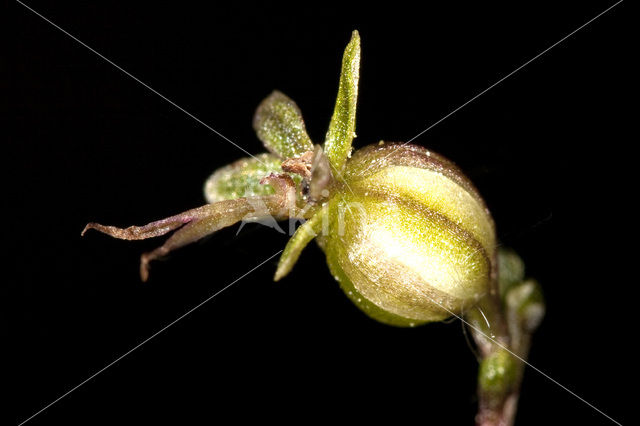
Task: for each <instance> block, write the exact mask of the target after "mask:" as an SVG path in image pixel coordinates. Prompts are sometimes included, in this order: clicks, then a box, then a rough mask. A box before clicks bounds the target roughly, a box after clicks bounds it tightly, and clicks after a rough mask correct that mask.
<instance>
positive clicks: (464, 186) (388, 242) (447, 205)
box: [85, 31, 495, 326]
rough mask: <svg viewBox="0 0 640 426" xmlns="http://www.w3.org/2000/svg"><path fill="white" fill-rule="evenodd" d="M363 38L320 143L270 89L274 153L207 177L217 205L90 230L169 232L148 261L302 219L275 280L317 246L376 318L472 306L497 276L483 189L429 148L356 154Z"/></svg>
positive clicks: (435, 315) (258, 126)
mask: <svg viewBox="0 0 640 426" xmlns="http://www.w3.org/2000/svg"><path fill="white" fill-rule="evenodd" d="M359 67H360V36H359V35H358V32H357V31H354V32H353V34H352V37H351V41H350V42H349V44H348V45H347V48H346V49H345V52H344V55H343V60H342V72H341V75H340V79H339V84H338V95H337V98H336V103H335V107H334V112H333V115H332V117H331V122H330V123H329V129H328V131H327V133H326V139H325V142H324V144H323V145H322V146H320V145H313V143H312V142H311V139H310V138H309V136H308V134H307V132H306V128H305V125H304V122H303V120H302V114H301V112H300V110H299V108H298V106H297V105H296V104H295V102H293V101H292V100H291V99H289V98H288V97H287V96H285V95H284V94H282V93H280V92H277V91H276V92H273V93H272V94H271V95H270V96H268V97H267V98H266V99H265V100H264V101H263V102H262V103H261V104H260V106H259V107H258V109H257V111H256V114H255V116H254V120H253V126H254V129H255V130H256V133H257V135H258V138H259V139H260V140H261V141H262V142H263V144H264V146H265V148H267V150H268V151H269V152H270V153H269V154H262V155H258V156H256V157H254V158H252V159H243V160H240V161H238V162H236V163H233V164H231V165H229V166H226V167H223V168H221V169H219V170H218V171H216V172H215V173H214V174H213V175H212V176H211V177H210V178H209V180H208V181H207V183H206V186H205V195H206V198H207V201H208V202H209V203H210V204H207V205H205V206H201V207H197V208H195V209H191V210H188V211H186V212H183V213H180V214H177V215H174V216H171V217H168V218H165V219H160V220H157V221H154V222H151V223H148V224H146V225H143V226H130V227H127V228H118V227H114V226H105V225H101V224H97V223H90V224H88V225H87V227H86V228H85V231H86V230H88V229H96V230H98V231H101V232H104V233H106V234H109V235H111V236H113V237H116V238H121V239H127V240H139V239H146V238H152V237H158V236H161V235H164V234H166V233H168V232H173V231H175V232H174V234H173V235H172V236H171V237H170V238H169V239H168V240H167V241H166V242H165V243H164V244H163V245H162V246H160V247H158V248H157V249H155V250H153V251H152V252H150V253H146V254H143V255H142V258H141V276H142V278H143V279H146V278H147V277H148V272H149V271H148V269H149V263H150V262H151V261H152V260H154V259H157V258H159V257H162V256H165V255H166V254H168V253H170V252H171V251H172V250H175V249H177V248H179V247H182V246H184V245H186V244H189V243H191V242H193V241H196V240H198V239H200V238H202V237H204V236H205V235H208V234H210V233H212V232H215V231H217V230H218V229H221V228H224V227H226V226H230V225H232V224H234V223H237V222H238V221H241V220H260V219H262V218H265V217H268V216H269V217H271V218H272V219H274V220H282V219H286V218H296V219H307V221H306V222H305V223H304V224H303V225H302V226H300V227H299V228H298V230H297V231H296V233H295V234H294V235H293V237H292V238H291V239H290V240H289V242H288V244H287V246H286V248H285V250H284V251H283V254H282V256H281V259H280V263H279V265H278V269H277V271H276V274H275V279H276V280H278V279H280V278H282V277H284V276H285V275H286V274H287V273H288V272H289V271H290V270H291V269H292V268H293V266H294V264H295V262H296V260H297V259H298V257H299V256H300V253H301V252H302V249H303V248H304V247H305V245H306V244H308V243H309V242H310V241H311V240H313V239H316V240H317V241H318V243H319V244H320V246H321V247H322V248H323V250H324V251H325V253H326V258H327V263H328V265H329V268H330V270H331V272H332V274H333V275H334V276H335V278H336V280H337V281H338V282H339V283H340V286H341V287H342V289H343V290H344V291H345V293H346V294H347V296H348V297H349V298H350V299H351V300H352V301H353V302H354V303H355V304H356V305H357V306H358V307H360V308H361V309H362V310H363V311H364V312H366V313H367V314H368V315H369V316H371V317H372V318H375V319H377V320H379V321H382V322H385V323H388V324H393V325H397V326H413V325H418V324H421V323H425V322H430V321H438V320H442V319H445V318H447V317H449V316H451V315H454V314H456V315H457V314H459V313H461V312H462V311H463V310H464V309H466V308H467V307H470V306H471V305H473V304H475V303H476V302H477V301H478V300H479V299H480V298H481V297H482V296H483V295H484V294H485V293H486V292H487V291H488V289H489V283H490V281H491V279H492V278H493V277H494V276H495V268H494V264H493V263H494V262H493V260H494V258H495V235H494V234H495V232H494V225H493V221H492V219H491V215H490V214H489V212H488V210H487V208H486V206H485V204H484V202H483V201H482V199H481V198H480V196H479V195H478V192H477V191H476V189H475V188H474V187H473V185H472V184H471V183H470V182H469V180H468V179H467V178H466V177H465V176H464V175H463V174H462V173H461V171H460V170H459V169H458V168H457V167H456V166H455V165H454V164H453V163H451V162H450V161H448V160H446V159H444V158H443V157H441V156H439V155H437V154H434V153H431V152H429V151H427V150H426V149H424V148H421V147H418V146H414V145H407V144H389V143H383V142H380V143H379V144H377V145H371V146H368V147H365V148H363V149H361V150H359V151H357V152H356V153H355V154H354V155H353V156H351V151H352V142H353V139H354V137H355V118H356V103H357V98H358V78H359V77H358V76H359Z"/></svg>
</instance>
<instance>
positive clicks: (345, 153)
mask: <svg viewBox="0 0 640 426" xmlns="http://www.w3.org/2000/svg"><path fill="white" fill-rule="evenodd" d="M359 73H360V35H359V34H358V31H354V32H353V34H352V36H351V41H350V42H349V44H348V45H347V48H346V49H345V51H344V56H343V57H342V72H341V73H340V85H339V87H338V98H337V99H336V106H335V108H334V110H333V116H332V117H331V123H330V124H329V131H328V132H327V136H326V138H325V143H324V150H325V152H326V153H327V157H329V162H330V163H331V165H332V166H333V167H334V168H335V169H336V170H337V171H338V172H340V171H341V170H342V167H343V166H344V163H345V162H346V161H347V158H348V157H349V155H350V154H351V143H352V142H353V138H355V137H356V133H355V129H356V103H357V101H358V78H359V75H360V74H359Z"/></svg>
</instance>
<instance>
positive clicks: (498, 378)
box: [466, 252, 544, 426]
mask: <svg viewBox="0 0 640 426" xmlns="http://www.w3.org/2000/svg"><path fill="white" fill-rule="evenodd" d="M513 256H515V254H513V253H510V252H500V253H499V257H500V258H499V262H498V264H500V268H501V272H502V273H503V276H502V277H500V279H498V277H497V274H496V277H495V280H494V285H493V288H492V289H491V291H490V292H489V294H488V295H487V296H486V297H485V298H484V299H483V300H481V301H480V302H479V303H478V305H477V306H476V308H474V309H473V310H471V311H470V312H469V313H467V315H466V316H467V320H468V321H469V323H470V324H471V334H472V336H473V338H474V341H475V342H476V346H477V347H478V350H479V357H480V359H479V361H480V366H479V370H478V414H477V416H476V424H477V425H478V426H511V425H513V423H514V421H515V416H516V411H517V404H518V398H519V396H520V385H521V383H522V377H523V373H524V367H525V365H526V364H525V362H523V361H526V359H527V356H528V354H529V348H530V344H531V335H532V333H533V331H534V330H535V329H536V328H537V326H538V325H539V323H540V321H541V320H542V317H543V315H544V302H543V298H542V293H541V291H540V287H539V285H538V283H537V282H535V281H533V280H526V281H524V280H523V275H524V268H523V266H522V265H521V261H519V258H517V259H515V260H517V261H519V263H518V262H516V263H515V264H514V263H513V262H514V258H513ZM516 257H517V256H516ZM509 262H511V264H510V263H509Z"/></svg>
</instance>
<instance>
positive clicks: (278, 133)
mask: <svg viewBox="0 0 640 426" xmlns="http://www.w3.org/2000/svg"><path fill="white" fill-rule="evenodd" d="M253 129H254V130H255V131H256V133H257V134H258V139H260V140H261V141H262V143H263V144H264V146H265V147H266V148H267V149H268V150H269V151H270V152H272V153H274V154H276V155H277V156H279V157H280V158H282V159H287V158H293V157H299V156H300V155H302V154H303V153H305V152H307V151H313V144H312V143H311V139H309V135H307V130H306V128H305V126H304V121H303V120H302V114H301V113H300V108H298V105H296V103H295V102H293V101H292V100H291V99H290V98H289V97H287V96H286V95H284V94H283V93H281V92H278V91H277V90H276V91H274V92H273V93H271V94H270V95H269V96H267V97H266V98H265V99H264V100H263V101H262V102H261V103H260V105H259V106H258V109H257V110H256V113H255V115H254V116H253Z"/></svg>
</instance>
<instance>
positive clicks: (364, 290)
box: [327, 166, 494, 321]
mask: <svg viewBox="0 0 640 426" xmlns="http://www.w3.org/2000/svg"><path fill="white" fill-rule="evenodd" d="M351 187H352V191H353V193H352V192H350V191H347V192H346V193H343V194H344V195H337V196H336V198H335V199H334V200H332V204H333V206H332V209H333V210H334V211H333V214H332V215H331V216H332V217H334V218H336V219H334V220H332V221H331V230H330V233H329V239H328V247H327V249H328V250H329V251H331V252H333V253H335V254H336V259H338V260H339V263H340V267H341V268H342V269H343V271H344V273H345V274H346V275H347V276H348V278H349V279H350V280H351V282H352V284H353V286H354V287H355V289H356V290H357V291H358V292H359V293H360V294H361V295H362V296H363V297H365V298H366V299H368V300H369V301H370V302H371V303H373V304H374V305H376V306H378V307H379V308H381V309H383V310H384V311H387V312H390V313H393V314H395V315H399V316H401V317H404V318H407V319H410V320H416V321H437V320H442V319H444V318H447V317H449V316H451V315H452V314H454V313H455V314H458V313H460V311H461V310H462V309H463V308H464V307H465V306H470V305H472V304H474V303H475V302H476V301H477V299H478V298H479V297H481V296H482V295H483V294H484V293H485V292H486V291H487V288H488V283H489V275H490V269H491V266H490V259H491V255H492V252H493V246H494V237H493V225H492V222H491V219H490V217H489V215H488V212H487V211H486V210H485V208H484V206H483V205H482V204H481V202H479V201H478V200H477V199H476V198H474V197H473V196H471V195H470V194H469V193H468V192H467V191H466V190H464V189H463V188H461V187H460V186H459V185H457V184H456V183H454V182H452V181H451V180H449V179H448V178H446V177H444V176H442V175H441V174H439V173H437V172H433V171H430V170H426V169H419V168H413V167H399V166H392V167H388V168H386V169H383V170H381V171H380V172H378V173H376V174H374V175H372V176H370V177H369V178H366V179H365V180H361V181H359V182H352V184H351Z"/></svg>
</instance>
